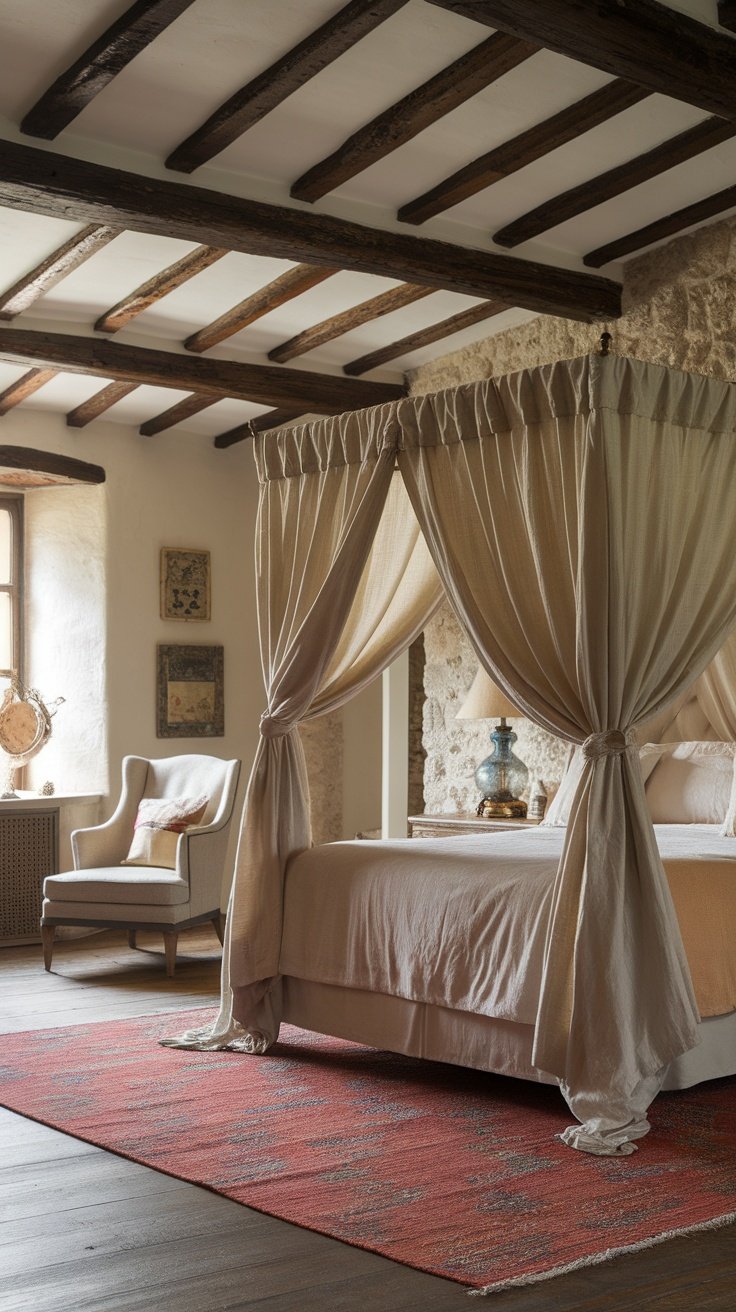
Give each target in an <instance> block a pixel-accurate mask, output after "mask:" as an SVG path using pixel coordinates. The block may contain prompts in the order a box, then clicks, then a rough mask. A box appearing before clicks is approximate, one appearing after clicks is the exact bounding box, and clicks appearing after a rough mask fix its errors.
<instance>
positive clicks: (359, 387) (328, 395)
mask: <svg viewBox="0 0 736 1312" xmlns="http://www.w3.org/2000/svg"><path fill="white" fill-rule="evenodd" d="M0 359H1V360H9V361H10V362H11V363H13V364H28V365H38V366H41V367H42V368H44V369H61V370H63V372H64V373H75V374H87V375H92V376H93V377H94V376H98V377H100V376H101V377H103V378H114V379H116V380H117V381H119V382H128V383H148V384H150V385H151V386H154V387H175V388H178V389H180V390H181V391H190V390H194V391H197V392H201V393H203V394H204V395H207V396H210V397H212V398H213V399H217V398H219V397H223V396H230V397H235V398H236V399H239V400H242V401H253V402H255V403H256V404H258V405H273V406H279V405H285V406H289V404H290V403H291V405H292V406H293V407H294V408H298V407H301V408H302V409H304V410H311V409H313V408H315V407H317V406H320V405H321V404H322V405H325V406H327V407H328V408H332V407H334V408H335V409H339V410H358V409H360V408H361V407H363V406H368V405H379V404H381V402H383V401H395V400H396V399H397V398H398V397H400V396H403V395H404V389H403V387H397V386H395V385H390V384H387V383H359V384H356V383H354V382H352V381H350V380H349V379H347V378H341V377H340V376H335V375H333V374H321V373H311V372H309V373H307V372H305V371H302V370H297V369H281V368H276V367H274V366H272V365H256V364H246V363H244V362H242V361H239V360H238V361H235V360H213V359H206V360H205V359H199V360H192V359H191V358H190V357H189V356H185V355H180V354H174V353H173V352H169V351H151V350H147V349H145V348H141V347H138V346H123V345H121V344H120V343H119V342H111V341H107V340H106V339H105V340H100V339H99V338H95V337H73V336H71V335H70V334H66V333H42V332H28V331H24V330H23V329H21V328H2V327H0Z"/></svg>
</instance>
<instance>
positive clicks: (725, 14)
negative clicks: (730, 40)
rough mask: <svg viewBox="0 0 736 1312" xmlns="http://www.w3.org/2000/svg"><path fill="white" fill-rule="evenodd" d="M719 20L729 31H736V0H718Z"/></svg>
mask: <svg viewBox="0 0 736 1312" xmlns="http://www.w3.org/2000/svg"><path fill="white" fill-rule="evenodd" d="M718 22H719V23H720V25H721V27H727V28H728V30H729V32H736V0H718Z"/></svg>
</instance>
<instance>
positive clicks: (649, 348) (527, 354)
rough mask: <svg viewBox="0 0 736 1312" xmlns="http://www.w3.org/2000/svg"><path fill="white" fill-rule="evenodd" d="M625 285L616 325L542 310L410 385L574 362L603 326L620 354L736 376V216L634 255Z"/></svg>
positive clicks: (433, 388)
mask: <svg viewBox="0 0 736 1312" xmlns="http://www.w3.org/2000/svg"><path fill="white" fill-rule="evenodd" d="M623 287H624V295H623V306H624V313H623V315H622V317H621V318H620V319H617V320H616V321H615V322H613V323H608V324H584V323H573V322H572V321H571V320H569V319H555V318H552V317H551V316H549V315H540V316H539V317H538V318H536V319H531V320H530V321H529V322H528V323H525V324H521V325H520V326H519V327H518V328H511V329H509V330H508V331H507V332H503V333H498V334H497V336H495V337H486V338H485V339H484V340H483V341H481V342H474V343H473V345H472V346H466V347H465V348H464V349H463V350H462V351H455V352H453V353H452V354H451V355H445V356H442V357H441V359H438V360H432V361H431V362H430V363H429V364H426V365H423V366H422V367H421V369H416V370H415V371H414V372H413V373H412V374H410V375H409V384H410V390H411V391H412V392H414V393H420V392H437V391H440V390H441V389H442V388H443V387H457V386H458V385H459V384H460V383H469V382H474V381H475V380H476V379H478V378H491V377H494V376H495V377H498V376H500V375H502V374H506V373H511V372H513V370H515V369H529V368H534V367H535V366H536V365H540V364H552V363H553V362H554V361H555V360H571V359H573V358H574V357H575V356H577V355H584V354H585V353H586V351H591V350H593V349H594V348H595V346H596V343H597V341H598V338H599V337H600V334H601V332H602V331H603V329H604V328H607V329H608V330H609V331H610V332H611V333H612V335H613V344H612V348H611V349H612V352H613V354H614V355H631V356H634V357H635V358H636V359H639V360H647V361H649V362H650V363H652V364H664V365H669V366H670V368H674V369H687V370H691V371H692V372H693V373H700V374H708V375H709V376H711V377H713V378H723V379H726V380H727V381H729V382H730V381H733V380H734V379H736V296H735V295H734V291H735V290H736V218H734V219H726V220H724V222H722V223H715V224H712V225H711V226H709V227H706V228H701V229H699V230H698V232H694V233H691V234H690V235H688V236H686V237H679V238H676V239H675V240H674V241H672V242H670V243H669V244H668V245H667V246H662V247H659V248H658V249H657V250H654V251H651V252H650V253H649V254H647V255H641V256H639V257H638V258H637V259H633V260H630V261H629V263H628V264H627V265H626V266H625V269H624V278H623Z"/></svg>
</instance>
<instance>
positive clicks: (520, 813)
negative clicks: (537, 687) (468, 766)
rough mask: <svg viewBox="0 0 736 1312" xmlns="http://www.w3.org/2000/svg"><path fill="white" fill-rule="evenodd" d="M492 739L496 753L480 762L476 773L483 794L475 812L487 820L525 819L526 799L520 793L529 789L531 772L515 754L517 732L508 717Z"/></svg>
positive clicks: (497, 728) (495, 731)
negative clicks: (508, 721) (507, 720)
mask: <svg viewBox="0 0 736 1312" xmlns="http://www.w3.org/2000/svg"><path fill="white" fill-rule="evenodd" d="M491 742H492V743H493V752H492V753H491V755H490V756H487V757H486V759H485V761H481V764H480V765H479V766H478V769H477V770H476V772H475V782H476V783H477V785H478V788H479V790H480V792H481V793H482V798H481V801H480V802H479V803H478V808H477V811H476V815H479V816H482V817H483V818H484V819H486V820H490V819H492V820H525V819H526V802H523V801H522V800H521V798H520V796H519V794H520V793H522V792H523V791H524V789H525V788H526V785H527V780H528V778H529V771H528V770H527V768H526V766H525V765H524V763H523V761H520V760H519V758H518V757H517V756H514V753H513V750H512V748H513V745H514V743H515V742H516V734H515V733H514V731H513V729H511V728H510V727H509V725H507V723H506V720H505V719H502V720H501V723H500V724H498V725H496V728H495V729H494V730H493V733H492V734H491Z"/></svg>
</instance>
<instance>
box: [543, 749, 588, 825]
mask: <svg viewBox="0 0 736 1312" xmlns="http://www.w3.org/2000/svg"><path fill="white" fill-rule="evenodd" d="M582 764H583V753H582V752H581V750H580V748H579V747H571V748H570V750H569V752H568V754H567V761H566V762H565V772H564V774H563V776H562V779H561V780H560V786H559V788H558V789H557V792H556V793H555V795H554V797H553V798H552V801H551V802H550V804H549V806H548V807H547V811H546V813H545V817H544V820H543V821H542V826H544V825H548V826H549V827H550V828H552V829H560V828H564V827H565V825H566V824H567V822H568V820H569V818H570V804H571V802H572V799H573V797H574V796H575V789H576V788H577V786H578V782H579V780H580V771H581V768H582Z"/></svg>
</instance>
